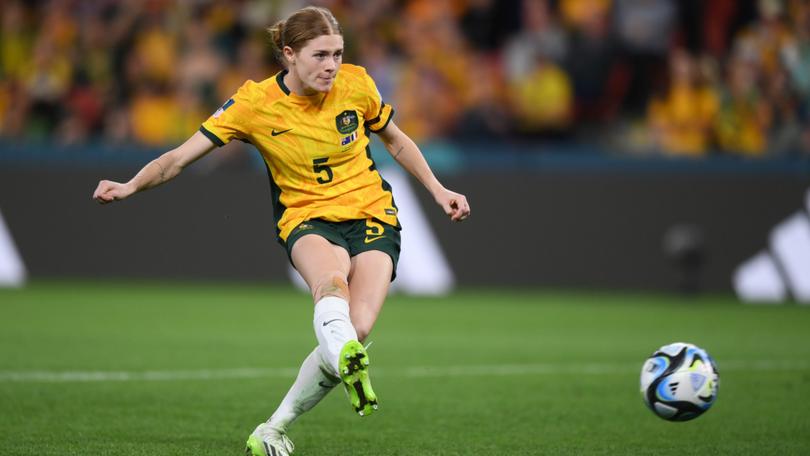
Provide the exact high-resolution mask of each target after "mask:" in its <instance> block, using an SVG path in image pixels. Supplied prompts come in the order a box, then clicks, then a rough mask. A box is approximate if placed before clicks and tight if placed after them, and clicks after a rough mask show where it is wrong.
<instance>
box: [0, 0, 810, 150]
mask: <svg viewBox="0 0 810 456" xmlns="http://www.w3.org/2000/svg"><path fill="white" fill-rule="evenodd" d="M310 3H314V4H318V5H322V6H326V7H328V8H330V9H331V10H332V11H333V12H334V13H335V15H336V17H337V18H338V20H339V21H340V22H341V24H342V27H343V30H344V34H345V39H346V56H345V58H344V61H346V62H349V63H356V64H360V65H363V66H365V67H366V68H367V69H368V71H369V72H370V73H371V75H372V76H373V78H374V79H375V81H376V82H377V84H378V88H379V90H380V92H381V94H382V95H383V98H384V99H385V100H387V101H388V102H389V103H390V104H392V105H393V106H394V107H395V109H396V111H397V115H396V122H397V123H398V124H399V125H400V126H401V127H402V128H403V129H404V130H405V131H406V132H408V133H409V134H410V135H411V136H412V137H413V138H414V139H415V140H417V141H419V142H424V141H430V140H434V139H447V138H449V139H453V140H458V141H462V142H463V141H475V142H478V143H484V142H483V141H484V140H488V141H490V142H491V143H492V144H496V143H497V142H498V141H537V140H542V141H561V142H565V143H569V142H570V143H585V144H599V145H600V146H603V147H604V146H607V147H606V148H609V149H611V150H618V151H625V152H627V153H638V154H644V153H653V154H671V155H685V156H703V155H707V154H710V153H711V154H738V155H745V156H774V155H779V154H810V1H808V0H751V1H735V0H712V1H706V2H704V1H700V0H680V1H675V0H557V1H551V0H502V1H496V0H377V1H372V0H369V1H364V0H342V1H341V0H333V1H315V2H300V1H278V0H276V1H273V0H220V1H206V0H188V1H180V0H94V1H79V0H42V1H33V0H27V1H19V0H0V5H2V11H1V12H0V14H2V17H1V18H0V23H1V24H2V29H1V30H0V138H3V140H4V141H8V140H28V141H36V140H47V141H56V142H59V143H67V144H75V143H85V142H94V141H99V140H101V141H105V142H112V143H123V142H127V143H129V142H135V143H141V144H146V145H154V146H165V145H171V144H175V143H178V142H180V141H182V140H184V139H185V138H187V137H188V136H190V135H191V134H192V133H193V132H194V131H196V130H197V128H198V127H199V124H200V123H201V122H202V121H203V120H204V119H205V118H206V117H207V116H208V115H209V114H210V113H211V112H213V111H214V110H215V109H216V108H217V107H218V106H219V105H221V104H222V103H223V102H224V101H225V100H227V99H228V98H229V97H230V96H231V95H232V94H233V92H234V91H235V90H236V89H237V88H238V87H239V86H240V85H241V84H242V82H243V81H244V80H246V79H253V80H257V81H258V80H263V79H266V78H268V77H270V76H272V75H273V74H274V73H275V72H277V71H278V70H279V69H280V68H281V67H280V66H279V64H278V62H277V61H276V59H275V56H274V55H272V51H271V49H270V46H269V40H268V37H267V35H266V32H265V28H266V27H267V26H269V25H271V24H272V23H273V22H275V21H276V20H278V19H279V18H283V17H285V16H286V15H288V14H289V13H291V12H293V11H295V10H296V9H298V8H300V7H302V6H306V5H307V4H310Z"/></svg>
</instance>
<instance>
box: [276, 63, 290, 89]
mask: <svg viewBox="0 0 810 456" xmlns="http://www.w3.org/2000/svg"><path fill="white" fill-rule="evenodd" d="M288 72H289V70H288V69H286V68H285V69H283V70H281V71H279V72H278V74H277V75H276V82H277V83H278V86H279V87H280V88H281V91H282V92H284V94H285V95H289V94H290V88H289V87H287V84H284V75H285V74H287V73H288Z"/></svg>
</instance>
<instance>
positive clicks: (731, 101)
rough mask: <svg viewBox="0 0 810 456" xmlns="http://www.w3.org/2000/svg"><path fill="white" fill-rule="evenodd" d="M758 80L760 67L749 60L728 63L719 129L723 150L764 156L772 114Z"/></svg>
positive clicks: (718, 137) (719, 140) (745, 154)
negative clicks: (758, 68)
mask: <svg viewBox="0 0 810 456" xmlns="http://www.w3.org/2000/svg"><path fill="white" fill-rule="evenodd" d="M757 77H758V73H757V66H756V65H755V64H753V63H751V62H750V61H748V60H746V59H744V58H742V57H736V58H734V59H733V60H732V61H731V62H730V63H729V66H728V70H727V77H726V83H725V88H724V93H723V95H722V97H721V103H720V112H719V115H718V118H717V124H716V130H717V139H718V143H719V145H720V147H721V148H722V149H723V150H725V151H728V152H730V153H734V154H741V155H744V156H749V157H750V156H760V155H762V154H764V153H765V146H766V139H767V134H768V128H769V127H770V124H771V115H772V112H771V106H770V104H769V103H768V100H767V99H766V98H765V97H764V95H763V93H762V91H761V90H760V88H759V86H758V80H757Z"/></svg>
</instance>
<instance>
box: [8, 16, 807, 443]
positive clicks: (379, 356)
mask: <svg viewBox="0 0 810 456" xmlns="http://www.w3.org/2000/svg"><path fill="white" fill-rule="evenodd" d="M317 3H319V4H323V5H325V6H328V7H329V8H330V9H332V10H333V11H334V12H335V14H336V15H337V17H338V19H339V20H340V21H341V23H342V25H343V28H344V30H345V34H346V51H347V55H346V58H345V60H346V61H347V62H351V63H358V64H361V65H363V66H365V67H366V68H368V69H369V71H370V72H371V74H372V75H373V76H374V78H375V80H376V81H377V83H378V85H379V87H380V90H381V92H382V95H383V97H384V98H385V99H386V100H387V101H388V102H390V103H391V104H392V105H393V106H394V107H395V109H396V111H397V113H396V115H395V118H396V122H397V123H398V124H399V125H400V126H401V127H402V128H403V129H404V130H405V131H406V132H408V133H409V134H410V135H412V136H413V137H414V139H415V140H416V141H417V142H418V143H419V145H420V146H421V147H422V149H423V151H424V152H425V154H426V156H427V157H428V160H429V161H430V163H431V165H432V167H433V168H434V170H435V171H436V172H437V174H438V175H439V177H440V178H441V180H442V181H443V182H444V183H445V184H447V186H448V187H450V188H453V189H457V190H459V191H461V192H463V193H465V194H467V196H468V197H469V198H470V202H471V204H472V209H473V215H472V217H471V218H470V219H469V220H468V221H466V222H464V223H463V224H451V223H449V222H448V221H447V220H446V218H445V217H444V216H443V214H441V213H440V211H439V210H438V209H437V208H435V207H434V204H433V202H431V201H429V197H428V195H426V193H425V192H424V191H423V190H422V189H420V188H419V187H418V186H417V185H413V186H412V187H413V191H414V193H415V195H416V197H417V199H418V201H419V203H420V204H419V206H421V211H422V213H423V214H424V216H425V217H426V220H427V225H426V226H428V227H429V228H430V229H431V230H432V231H433V232H434V233H435V235H436V238H437V239H438V243H437V244H438V246H439V248H440V250H441V251H442V252H443V253H444V254H445V255H446V258H447V262H448V264H449V265H450V266H451V268H452V271H453V273H454V274H455V277H456V280H457V287H456V289H455V290H454V291H452V292H450V293H448V294H446V295H442V296H433V297H431V296H414V295H412V294H409V293H393V294H392V295H391V296H390V297H389V298H388V300H387V302H386V305H385V309H384V311H383V313H382V315H381V317H380V319H379V321H378V324H377V326H376V328H375V331H374V333H373V334H372V340H373V341H374V345H373V347H371V348H370V355H371V356H372V360H373V374H372V375H373V377H374V382H375V390H376V391H377V392H378V394H379V395H380V397H381V410H380V412H379V413H376V414H375V415H374V416H372V417H369V419H363V420H362V421H358V418H357V417H356V416H353V414H352V413H351V412H350V410H348V408H347V406H346V403H345V399H344V397H343V396H342V394H341V393H333V394H331V395H330V396H328V397H327V398H326V399H325V400H324V401H323V403H322V404H321V405H319V406H318V407H317V408H315V409H314V410H313V411H311V412H310V413H308V414H307V415H305V416H304V417H302V418H301V419H300V420H299V421H298V422H296V425H295V427H294V428H293V429H292V430H291V437H292V438H293V440H294V441H295V443H296V447H297V452H296V455H306V454H352V455H373V456H388V455H392V456H393V455H420V456H421V455H448V456H449V455H468V454H495V455H510V456H513V455H534V454H549V455H550V454H553V455H558V454H559V455H583V454H633V455H683V454H696V455H705V454H718V455H740V454H756V455H771V454H773V455H787V454H797V455H798V454H810V419H809V418H808V415H807V407H806V404H807V400H808V398H810V381H808V379H810V377H809V376H808V372H810V363H808V360H810V343H808V342H809V340H808V331H807V328H808V326H809V325H810V314H808V312H807V310H808V306H805V305H796V303H795V302H792V301H791V300H790V299H787V300H786V299H784V298H790V297H794V298H795V297H796V295H795V293H794V294H791V293H786V294H784V293H783V295H782V296H781V298H783V299H781V300H782V301H786V302H785V305H778V306H748V305H742V304H741V303H740V300H739V299H737V298H736V297H735V296H734V294H733V293H732V292H731V288H732V276H733V275H734V273H735V271H736V270H737V268H738V266H739V265H740V264H741V263H742V262H744V261H746V260H747V259H749V258H751V257H752V256H753V255H755V254H757V253H758V252H763V251H764V252H771V253H773V254H776V253H777V252H776V250H775V249H774V248H773V247H774V246H773V245H772V241H773V239H772V235H773V233H774V227H775V226H777V225H779V226H781V224H783V223H784V222H785V221H786V220H788V219H789V218H790V220H804V223H805V225H804V226H810V224H808V223H807V220H808V218H807V212H808V209H810V207H808V206H810V201H808V200H810V196H808V194H807V191H808V187H810V155H808V153H810V121H809V120H808V116H809V115H810V5H808V2H807V1H798V0H785V1H778V0H763V1H732V0H713V1H710V2H702V1H698V0H683V1H674V0H558V1H543V0H512V1H490V0H454V1H449V0H435V1H428V0H422V1H419V0H416V1H403V0H400V1H396V0H380V1H329V2H317ZM303 5H304V2H293V1H290V2H280V1H257V0H242V1H236V0H231V1H216V2H213V1H158V0H147V1H136V0H127V1H114V0H97V1H78V0H52V1H14V0H0V7H1V8H0V213H2V219H0V222H2V223H3V224H4V225H5V226H6V228H7V229H8V231H9V233H10V237H11V238H12V239H13V241H14V244H15V246H16V248H15V249H16V251H18V252H19V254H20V256H21V257H22V260H23V262H24V264H25V267H26V268H27V272H28V281H27V283H25V285H24V286H22V287H18V288H4V287H3V286H0V453H1V454H3V455H10V456H23V455H26V456H27V455H31V456H33V455H38V456H41V455H57V454H58V455H82V456H84V455H89V454H103V455H122V456H134V455H155V454H171V455H178V456H179V455H189V456H191V455H194V456H200V455H208V454H210V455H222V454H242V451H241V450H242V445H243V442H244V440H245V438H246V437H247V434H248V433H249V432H250V430H251V429H253V427H254V426H255V425H256V424H257V423H259V422H260V421H262V420H264V419H266V418H267V416H268V414H269V413H271V412H272V408H273V407H274V405H275V404H276V403H277V401H278V400H279V399H280V398H281V397H282V396H283V394H284V393H285V391H286V390H287V388H288V387H289V385H290V382H291V381H292V379H293V378H294V376H295V373H296V371H297V367H298V366H299V363H300V361H301V359H303V358H304V357H305V356H306V355H307V353H309V352H310V350H311V348H312V346H313V343H314V337H312V336H313V335H312V329H311V317H312V313H311V312H312V308H311V306H310V305H309V304H308V302H309V298H308V297H307V296H306V294H304V293H302V292H301V291H299V290H296V289H294V288H293V287H292V286H290V284H289V280H288V277H289V276H288V273H289V271H288V270H287V260H286V257H285V255H284V253H283V251H282V249H280V248H279V247H278V246H277V245H276V242H275V240H274V238H273V237H274V236H273V227H272V215H271V212H270V204H269V203H270V198H269V192H268V184H267V176H266V172H265V170H264V168H263V165H262V163H261V162H260V160H259V159H258V154H256V153H255V151H253V150H252V149H251V148H250V146H246V145H244V144H241V143H239V142H234V143H231V144H229V145H228V146H227V147H225V148H222V149H218V150H216V151H215V152H213V153H212V154H210V155H209V156H208V157H206V158H204V159H203V160H201V161H200V162H198V163H195V164H194V165H193V166H191V167H189V168H188V169H187V170H186V171H185V172H184V173H183V174H182V175H181V176H179V177H178V179H177V180H176V181H175V182H172V183H171V184H170V185H168V186H166V187H161V188H157V189H154V190H151V191H149V192H146V193H144V194H140V195H138V196H137V197H135V198H132V199H129V200H127V201H124V202H120V203H117V204H113V205H107V206H104V207H101V206H99V205H98V204H96V203H95V202H93V201H91V199H90V196H91V194H92V190H93V189H94V188H95V186H96V184H97V182H98V180H99V179H100V178H110V179H119V180H124V179H128V178H129V177H130V176H132V175H133V174H134V173H135V172H136V171H137V170H138V169H140V167H141V166H143V164H144V163H146V162H148V161H149V160H150V159H152V158H154V157H156V156H157V155H158V154H160V153H161V152H163V151H165V150H166V149H167V148H170V147H172V146H173V145H175V144H177V143H178V142H179V141H182V140H183V139H185V138H186V137H188V136H189V135H190V134H191V133H192V132H194V131H196V129H197V128H198V126H199V124H200V122H201V121H202V120H203V119H205V118H206V116H208V115H209V114H210V113H212V112H213V111H214V110H215V109H216V108H217V107H218V106H220V105H221V104H222V103H223V102H224V100H227V99H228V98H229V97H230V95H231V93H232V92H233V90H234V89H235V88H236V87H238V86H239V85H240V84H241V83H242V81H243V80H245V79H248V78H250V79H259V80H260V79H264V78H266V77H269V76H270V75H272V74H273V73H274V72H275V71H277V70H278V69H279V67H278V64H277V63H276V62H275V61H274V60H273V58H272V56H271V55H269V53H268V46H267V39H266V37H265V35H264V32H263V30H264V28H265V27H266V26H267V25H269V24H270V23H272V22H273V21H274V20H276V19H277V18H280V17H284V16H285V15H286V14H288V13H289V12H292V11H294V10H295V9H296V8H299V7H301V6H303ZM373 152H374V158H375V160H377V161H378V162H379V164H380V165H381V166H380V168H381V169H382V170H383V174H384V175H389V176H393V174H391V173H394V172H395V171H394V170H395V169H396V168H395V165H394V164H393V163H392V162H391V160H390V158H388V156H387V154H386V153H385V152H384V150H383V148H382V147H381V145H380V144H379V143H377V144H375V145H373ZM386 173H388V174H386ZM404 188H405V187H404V185H398V186H395V188H394V191H395V196H396V195H397V192H399V195H400V197H402V196H404V193H403V192H404ZM400 197H398V198H400ZM403 217H404V215H403ZM416 226H417V224H414V223H409V224H406V226H405V229H406V233H407V230H411V232H413V230H414V229H415V227H416ZM0 228H2V227H0ZM0 231H2V229H0ZM2 234H3V233H2V232H0V257H2V256H3V252H6V254H7V253H8V252H9V250H8V249H7V248H5V247H7V246H5V245H4V243H3V241H4V239H3V236H2ZM799 234H800V235H801V232H800V233H799ZM403 236H406V234H404V235H403ZM403 239H405V238H404V237H403ZM426 239H427V238H426V237H425V238H421V239H419V240H418V243H419V244H426V243H427V242H426ZM808 240H810V235H808V236H806V237H804V238H803V237H802V236H799V237H798V242H797V243H796V244H795V245H789V246H788V249H787V252H788V253H790V252H798V253H799V256H801V255H803V251H802V249H801V248H799V247H802V246H803V245H804V246H805V247H808V246H810V243H808V242H806V241H808ZM803 242H804V243H803ZM797 246H798V247H797ZM417 247H418V246H417ZM409 252H410V254H414V253H413V252H420V250H419V248H409V249H407V251H406V252H403V257H402V260H403V262H404V261H405V255H408V254H409ZM781 253H782V254H784V252H781ZM420 255H421V253H420ZM422 258H428V256H424V257H422ZM808 258H810V255H808V256H806V257H804V261H806V260H807V259H808ZM5 259H8V258H5ZM794 259H795V258H794ZM0 260H4V258H0ZM431 262H432V261H431ZM786 264H787V263H780V265H781V266H782V268H781V269H779V270H778V271H777V272H778V273H779V274H781V279H779V280H782V281H783V282H790V285H796V283H793V282H791V281H790V280H788V275H787V271H788V269H790V268H785V267H784V266H785V265H786ZM791 264H793V266H792V270H794V272H796V271H798V272H797V274H798V276H797V277H799V278H802V277H804V278H805V279H808V277H807V272H808V271H810V267H802V266H801V263H800V262H799V263H796V264H799V266H798V267H796V266H795V264H794V263H791ZM5 266H8V265H7V264H4V263H3V261H0V282H2V281H3V279H4V277H2V276H3V274H4V273H6V272H8V269H4V267H5ZM423 266H425V265H423ZM427 266H433V264H429V265H427ZM423 269H425V270H427V268H423ZM401 272H404V271H401ZM405 275H406V274H402V276H405ZM790 278H791V279H792V278H795V277H793V276H791V277H790ZM403 280H404V277H400V278H399V279H398V282H402V281H403ZM805 283H810V280H805ZM783 285H784V284H783ZM794 291H795V290H794ZM807 296H810V294H808V295H807ZM675 341H687V342H692V343H695V344H698V345H700V346H702V347H704V348H706V349H707V350H708V351H709V353H711V354H712V356H713V357H714V358H715V360H716V361H717V363H718V366H719V369H720V375H721V382H720V384H721V386H720V396H719V399H718V402H717V403H716V404H715V405H714V406H713V408H712V410H710V411H709V412H708V413H707V414H706V415H705V416H703V417H700V418H698V419H697V420H695V421H692V422H689V423H685V424H680V425H673V424H672V423H668V422H665V421H663V420H659V419H658V418H655V417H654V416H652V414H650V413H649V411H647V410H645V408H644V406H643V404H642V402H641V400H640V398H639V392H638V374H639V368H640V367H641V364H642V362H643V360H644V359H645V358H646V357H647V356H649V355H650V353H651V352H652V351H653V350H655V349H656V348H657V347H659V346H661V345H664V344H666V343H670V342H675Z"/></svg>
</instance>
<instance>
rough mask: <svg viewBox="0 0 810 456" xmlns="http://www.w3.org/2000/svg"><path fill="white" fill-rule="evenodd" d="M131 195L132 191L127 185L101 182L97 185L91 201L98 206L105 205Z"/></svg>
mask: <svg viewBox="0 0 810 456" xmlns="http://www.w3.org/2000/svg"><path fill="white" fill-rule="evenodd" d="M131 194H132V189H131V188H130V187H129V186H128V185H127V184H121V183H118V182H113V181H108V180H103V181H101V182H99V183H98V187H96V191H95V192H93V199H94V200H96V201H98V202H99V203H100V204H107V203H112V202H113V201H118V200H122V199H124V198H126V197H128V196H129V195H131Z"/></svg>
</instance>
